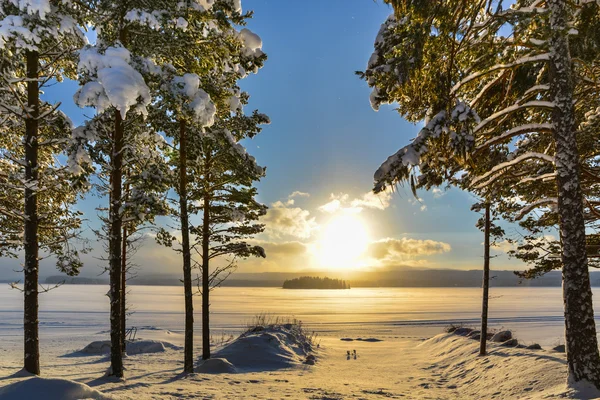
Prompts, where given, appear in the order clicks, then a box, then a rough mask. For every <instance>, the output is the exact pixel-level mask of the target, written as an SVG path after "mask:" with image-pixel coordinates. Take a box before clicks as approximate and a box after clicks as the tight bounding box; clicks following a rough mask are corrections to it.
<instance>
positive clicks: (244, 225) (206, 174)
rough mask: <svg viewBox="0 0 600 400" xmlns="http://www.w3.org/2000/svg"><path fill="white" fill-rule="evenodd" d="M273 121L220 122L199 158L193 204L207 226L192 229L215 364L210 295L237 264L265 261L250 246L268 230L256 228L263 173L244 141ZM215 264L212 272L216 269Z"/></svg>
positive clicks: (206, 348)
mask: <svg viewBox="0 0 600 400" xmlns="http://www.w3.org/2000/svg"><path fill="white" fill-rule="evenodd" d="M268 122H269V121H268V118H267V117H266V116H264V115H262V114H258V113H256V112H255V113H254V114H252V115H251V116H244V115H236V116H233V117H231V118H228V119H226V120H220V121H218V122H217V124H215V125H214V126H213V127H212V128H210V129H209V130H208V132H207V133H208V134H207V135H205V136H204V137H203V138H202V142H201V146H200V148H199V149H197V150H196V151H197V153H194V159H195V161H196V162H195V163H194V165H193V167H192V168H191V172H192V174H196V175H198V176H202V178H203V179H202V180H201V181H199V180H197V181H194V182H191V184H192V186H191V188H190V193H189V194H190V196H189V198H190V200H192V201H193V202H196V204H199V206H197V208H196V209H195V210H194V212H196V210H198V211H201V212H202V214H201V215H202V225H200V226H196V227H193V228H192V229H191V233H193V234H194V235H195V237H196V238H197V241H196V243H195V244H194V250H195V251H196V252H197V253H198V254H199V255H200V256H201V262H198V263H197V264H198V267H199V268H200V271H201V275H200V283H201V285H200V292H201V294H202V358H203V359H204V360H207V359H209V358H210V319H209V316H210V310H209V306H210V296H209V295H210V291H211V290H212V289H213V288H215V287H218V286H219V285H220V284H221V283H222V282H223V281H224V280H225V279H227V277H229V275H231V273H233V271H234V270H235V269H236V267H237V264H236V260H237V259H238V258H247V257H250V256H256V257H265V256H266V255H265V252H264V249H263V248H262V247H260V246H256V245H251V244H249V243H248V242H247V240H248V239H251V238H252V237H253V236H255V235H257V234H259V233H261V232H262V231H263V230H264V225H262V224H259V223H257V221H258V219H259V218H260V217H261V216H263V215H264V214H266V210H267V207H266V206H265V205H263V204H260V203H258V202H257V201H256V199H255V197H256V194H257V190H256V188H254V187H253V183H254V182H255V181H258V180H260V178H261V177H263V176H264V168H262V167H260V166H258V165H257V164H256V161H255V159H254V157H252V156H250V155H248V154H247V153H246V150H245V149H244V147H243V146H242V145H241V144H240V143H239V141H240V140H242V139H245V138H248V137H253V136H254V135H255V134H256V133H258V132H259V131H260V127H259V124H264V123H268ZM211 263H212V266H211Z"/></svg>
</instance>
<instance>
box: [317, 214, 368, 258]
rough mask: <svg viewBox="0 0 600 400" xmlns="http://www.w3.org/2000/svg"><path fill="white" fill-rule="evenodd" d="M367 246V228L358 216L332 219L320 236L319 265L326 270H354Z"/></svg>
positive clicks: (348, 215)
mask: <svg viewBox="0 0 600 400" xmlns="http://www.w3.org/2000/svg"><path fill="white" fill-rule="evenodd" d="M368 244H369V234H368V231H367V228H366V226H365V224H364V222H363V221H362V220H361V219H360V218H359V217H358V216H356V215H353V214H344V215H340V216H337V217H334V218H333V219H331V220H330V221H329V222H328V223H327V225H326V226H325V228H324V229H323V231H322V234H321V240H320V242H319V248H318V258H319V263H320V264H321V266H322V267H324V268H327V269H350V268H356V267H358V266H359V265H358V264H359V261H360V257H361V256H362V254H363V253H364V252H365V250H366V249H367V245H368Z"/></svg>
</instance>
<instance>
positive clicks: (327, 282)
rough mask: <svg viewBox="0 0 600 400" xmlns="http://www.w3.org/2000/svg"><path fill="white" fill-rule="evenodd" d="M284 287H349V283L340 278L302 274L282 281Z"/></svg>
mask: <svg viewBox="0 0 600 400" xmlns="http://www.w3.org/2000/svg"><path fill="white" fill-rule="evenodd" d="M283 288H284V289H350V285H348V284H347V283H346V281H343V280H341V279H331V278H319V277H315V276H303V277H300V278H296V279H289V280H286V281H284V282H283Z"/></svg>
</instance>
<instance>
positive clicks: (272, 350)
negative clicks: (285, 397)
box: [214, 324, 312, 372]
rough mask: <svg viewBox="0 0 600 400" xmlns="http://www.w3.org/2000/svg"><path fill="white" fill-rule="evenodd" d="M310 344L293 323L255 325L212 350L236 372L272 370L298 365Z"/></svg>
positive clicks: (303, 359) (309, 351) (306, 354)
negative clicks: (217, 348) (266, 325)
mask: <svg viewBox="0 0 600 400" xmlns="http://www.w3.org/2000/svg"><path fill="white" fill-rule="evenodd" d="M311 352H312V346H311V344H310V342H309V341H308V340H307V339H306V336H305V335H304V333H303V332H302V330H301V329H300V328H299V327H297V326H296V325H290V324H286V325H281V326H269V327H255V328H253V329H251V330H250V331H248V332H246V333H244V334H242V335H241V336H240V337H239V338H237V339H235V340H234V341H232V342H230V343H228V344H226V345H225V346H224V347H222V348H221V349H219V350H217V351H216V352H215V355H214V356H215V357H216V358H224V359H226V360H227V361H229V362H230V363H232V364H233V365H234V366H235V368H236V369H237V370H238V371H244V372H247V371H273V370H277V369H282V368H292V367H296V366H298V365H301V364H302V363H303V362H304V361H305V360H306V358H307V356H309V355H310V353H311Z"/></svg>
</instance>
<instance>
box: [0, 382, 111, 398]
mask: <svg viewBox="0 0 600 400" xmlns="http://www.w3.org/2000/svg"><path fill="white" fill-rule="evenodd" d="M0 399H2V400H24V399H32V400H33V399H44V400H79V399H95V400H110V399H113V397H111V396H107V395H105V394H102V393H101V392H99V391H97V390H94V389H92V388H90V387H89V386H88V385H85V384H83V383H79V382H75V381H70V380H67V379H47V378H40V377H33V378H29V379H24V380H22V381H19V382H15V383H12V384H10V385H7V386H5V387H2V388H0Z"/></svg>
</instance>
